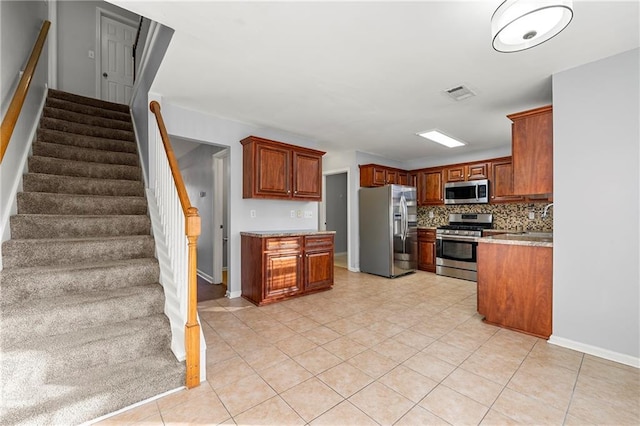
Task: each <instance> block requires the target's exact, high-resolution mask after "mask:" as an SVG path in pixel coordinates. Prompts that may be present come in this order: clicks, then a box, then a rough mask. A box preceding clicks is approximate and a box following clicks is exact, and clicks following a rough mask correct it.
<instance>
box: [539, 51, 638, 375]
mask: <svg viewBox="0 0 640 426" xmlns="http://www.w3.org/2000/svg"><path fill="white" fill-rule="evenodd" d="M639 64H640V49H635V50H632V51H628V52H625V53H622V54H619V55H616V56H613V57H610V58H606V59H603V60H600V61H597V62H593V63H590V64H587V65H584V66H581V67H578V68H574V69H570V70H567V71H564V72H560V73H558V74H555V75H554V76H553V108H554V111H553V117H554V126H553V127H554V128H553V131H554V201H555V204H554V209H555V211H554V221H555V223H554V261H553V264H554V266H553V267H554V272H553V289H554V291H553V336H552V338H551V342H554V343H557V344H560V345H564V346H568V347H572V348H574V349H577V350H581V351H584V352H587V353H592V354H594V355H598V356H602V357H604V358H609V359H614V360H616V361H619V362H624V363H627V364H631V365H636V366H640V362H639V361H640V324H639V323H640V290H639V289H640V273H639V264H640V248H639V246H640V244H639V239H640V214H639V209H640V197H639V192H640V174H639V171H638V170H639V169H640V158H639V156H640V148H639V146H640V143H639V138H640V124H639V120H640V107H639V100H640V86H639V81H640V71H639Z"/></svg>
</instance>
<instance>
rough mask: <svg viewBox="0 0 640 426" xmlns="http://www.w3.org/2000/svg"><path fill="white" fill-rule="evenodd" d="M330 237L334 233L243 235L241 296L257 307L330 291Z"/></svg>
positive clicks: (331, 249)
mask: <svg viewBox="0 0 640 426" xmlns="http://www.w3.org/2000/svg"><path fill="white" fill-rule="evenodd" d="M333 239H334V235H333V234H318V235H315V234H314V235H292V236H263V235H255V234H250V233H248V235H247V234H242V235H241V244H242V247H241V249H242V258H241V267H242V278H241V281H242V297H244V298H245V299H247V300H249V301H251V302H253V303H255V304H256V305H259V306H260V305H265V304H268V303H273V302H278V301H281V300H285V299H288V298H290V297H295V296H300V295H304V294H308V293H313V292H316V291H322V290H329V289H330V288H331V287H332V286H333V252H334V242H333Z"/></svg>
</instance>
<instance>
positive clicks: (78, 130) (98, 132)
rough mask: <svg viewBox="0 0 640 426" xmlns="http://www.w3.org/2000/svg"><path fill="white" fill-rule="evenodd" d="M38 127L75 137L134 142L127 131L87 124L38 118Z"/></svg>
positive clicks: (130, 132) (131, 134) (132, 135)
mask: <svg viewBox="0 0 640 426" xmlns="http://www.w3.org/2000/svg"><path fill="white" fill-rule="evenodd" d="M40 127H42V128H43V129H52V130H60V131H63V132H67V133H75V134H76V135H85V136H94V137H98V138H107V139H119V140H123V141H131V142H134V141H135V139H134V138H135V136H134V134H133V132H132V131H129V130H119V129H107V128H104V127H95V126H90V125H87V124H80V123H73V122H71V121H66V120H59V119H57V118H49V117H42V118H40Z"/></svg>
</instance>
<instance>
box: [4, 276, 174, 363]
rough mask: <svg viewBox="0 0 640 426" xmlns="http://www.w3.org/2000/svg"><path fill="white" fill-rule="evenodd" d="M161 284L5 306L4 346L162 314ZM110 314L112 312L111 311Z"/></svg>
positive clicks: (49, 298)
mask: <svg viewBox="0 0 640 426" xmlns="http://www.w3.org/2000/svg"><path fill="white" fill-rule="evenodd" d="M163 309H164V292H163V291H162V286H161V285H160V284H147V285H140V286H133V287H121V288H115V289H109V290H103V291H91V292H83V293H78V294H71V295H65V296H59V297H47V298H44V299H35V300H31V301H29V302H24V303H15V304H12V305H8V306H4V307H3V309H2V315H1V316H0V318H1V319H2V328H3V330H2V334H1V336H2V340H1V343H0V344H1V345H2V350H3V351H6V350H9V349H10V348H11V347H12V346H14V345H15V344H18V343H19V342H21V341H23V340H24V339H25V336H27V335H28V336H30V338H35V337H37V336H40V337H46V336H54V335H57V334H65V333H68V332H71V331H77V330H83V329H89V328H92V327H100V326H104V325H107V324H113V323H116V322H120V321H125V320H129V319H134V318H143V317H145V316H149V315H157V314H162V312H163ZM107 314H108V315H107Z"/></svg>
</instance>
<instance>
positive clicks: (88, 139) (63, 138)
mask: <svg viewBox="0 0 640 426" xmlns="http://www.w3.org/2000/svg"><path fill="white" fill-rule="evenodd" d="M37 140H38V141H39V142H49V143H55V144H60V145H70V146H77V147H81V148H91V149H99V150H104V151H117V152H130V153H134V154H136V153H137V149H138V148H137V146H136V143H135V142H132V141H123V140H119V139H109V138H99V137H94V136H86V135H76V134H73V133H67V132H62V131H59V130H51V129H43V128H39V129H38V132H37ZM136 155H137V154H136Z"/></svg>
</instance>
